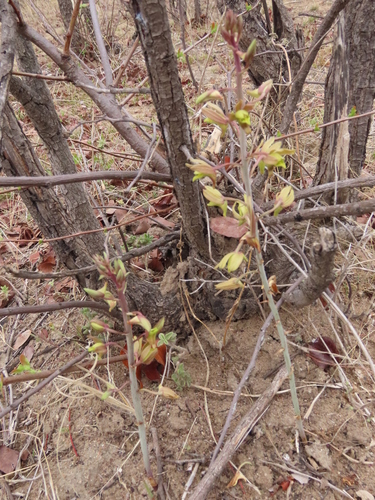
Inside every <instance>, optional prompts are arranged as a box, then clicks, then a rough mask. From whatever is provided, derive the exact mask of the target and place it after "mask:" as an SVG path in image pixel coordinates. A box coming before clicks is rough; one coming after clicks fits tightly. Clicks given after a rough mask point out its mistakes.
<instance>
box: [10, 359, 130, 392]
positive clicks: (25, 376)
mask: <svg viewBox="0 0 375 500" xmlns="http://www.w3.org/2000/svg"><path fill="white" fill-rule="evenodd" d="M126 359H128V355H127V354H120V355H119V356H112V357H110V358H104V359H98V360H97V361H96V363H95V366H106V365H107V364H109V365H110V364H113V363H119V362H121V361H125V360H126ZM93 364H94V363H93V362H92V361H87V362H86V363H82V364H81V365H78V366H75V365H73V366H71V367H69V368H66V369H65V370H64V371H63V372H62V375H63V374H66V373H73V372H77V371H80V370H81V369H82V368H86V369H87V370H89V369H90V368H91V367H92V366H93ZM55 371H56V370H44V371H42V372H35V373H30V372H25V373H21V374H20V375H13V376H11V377H6V378H3V380H2V382H3V386H4V385H13V384H20V383H21V382H29V381H30V380H43V379H45V378H47V377H49V376H50V375H52V373H54V372H55Z"/></svg>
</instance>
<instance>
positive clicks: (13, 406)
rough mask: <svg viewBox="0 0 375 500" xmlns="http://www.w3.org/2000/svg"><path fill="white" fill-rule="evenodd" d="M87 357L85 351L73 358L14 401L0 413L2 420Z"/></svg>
mask: <svg viewBox="0 0 375 500" xmlns="http://www.w3.org/2000/svg"><path fill="white" fill-rule="evenodd" d="M87 355H88V351H86V350H85V351H84V352H81V354H79V355H78V356H76V357H75V358H73V359H72V360H71V361H69V362H68V363H66V364H65V365H64V366H62V367H61V368H58V369H57V370H55V371H54V372H53V373H52V374H51V375H50V376H49V377H47V378H46V379H44V380H43V382H41V383H40V384H39V385H37V386H36V387H33V388H32V389H30V390H29V391H27V392H26V393H25V394H24V395H23V396H21V397H20V398H19V399H16V401H13V403H12V404H10V405H9V406H7V407H6V408H4V410H2V411H1V412H0V418H3V417H4V416H5V415H8V413H10V412H11V411H12V410H15V409H16V408H18V407H19V405H20V404H22V403H23V402H24V401H26V400H27V399H29V398H31V396H34V394H36V393H37V392H39V391H41V390H42V389H43V387H45V386H46V385H48V384H49V383H50V382H52V380H53V379H55V378H56V377H58V376H59V375H61V374H62V373H63V372H64V371H65V370H66V369H68V368H70V367H71V366H73V365H75V364H77V363H79V362H80V361H82V360H83V359H84V358H85V357H86V356H87Z"/></svg>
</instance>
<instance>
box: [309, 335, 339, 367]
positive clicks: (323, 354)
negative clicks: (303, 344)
mask: <svg viewBox="0 0 375 500" xmlns="http://www.w3.org/2000/svg"><path fill="white" fill-rule="evenodd" d="M335 354H339V351H338V349H337V347H336V344H335V343H334V341H333V340H332V339H330V338H329V337H321V338H319V339H316V340H314V341H313V342H310V344H309V354H308V355H309V357H310V358H311V359H312V361H313V362H314V363H315V364H316V365H317V366H319V367H320V368H323V370H326V369H327V368H329V367H330V366H334V365H335V361H334V359H337V358H336V356H335ZM337 361H339V359H337Z"/></svg>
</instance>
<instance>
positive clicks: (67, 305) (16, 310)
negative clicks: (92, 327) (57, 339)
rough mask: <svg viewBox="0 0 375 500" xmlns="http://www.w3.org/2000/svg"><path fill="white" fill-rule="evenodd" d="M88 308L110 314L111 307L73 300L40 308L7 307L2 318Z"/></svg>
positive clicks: (2, 310)
mask: <svg viewBox="0 0 375 500" xmlns="http://www.w3.org/2000/svg"><path fill="white" fill-rule="evenodd" d="M86 307H90V308H91V309H96V310H98V311H103V312H105V313H107V314H109V312H108V309H109V306H108V305H106V304H103V303H101V302H94V301H93V300H88V301H84V300H73V301H68V302H55V303H54V304H42V305H40V306H20V307H6V308H4V309H0V318H1V317H4V316H17V315H18V314H36V313H42V312H52V311H61V310H63V309H83V308H86Z"/></svg>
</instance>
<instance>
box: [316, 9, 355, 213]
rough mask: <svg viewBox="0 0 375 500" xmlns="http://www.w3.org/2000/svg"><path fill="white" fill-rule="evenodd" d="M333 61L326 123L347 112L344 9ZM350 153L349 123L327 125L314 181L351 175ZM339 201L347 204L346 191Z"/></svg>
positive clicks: (327, 94) (347, 79)
mask: <svg viewBox="0 0 375 500" xmlns="http://www.w3.org/2000/svg"><path fill="white" fill-rule="evenodd" d="M331 61H332V62H331V65H330V68H329V71H328V75H327V79H326V86H325V100H324V103H325V104H324V123H327V122H330V121H333V120H338V119H340V118H342V117H343V116H347V114H348V98H349V94H348V90H349V64H348V51H347V40H346V35H345V16H344V13H343V12H342V13H341V14H340V19H339V23H338V31H337V37H336V44H335V49H334V54H333V57H332V59H331ZM348 154H349V122H346V121H344V122H342V123H337V124H335V125H331V126H329V127H325V128H324V129H323V133H322V141H321V145H320V152H319V162H318V166H317V171H316V175H315V178H314V184H315V185H319V184H326V183H328V182H332V181H334V180H337V181H339V180H340V181H341V180H345V179H346V178H347V176H348ZM332 198H333V194H332V193H329V195H327V196H326V197H325V199H326V201H327V202H329V201H331V200H332ZM337 201H339V202H340V203H344V202H345V201H346V193H345V192H341V193H340V195H339V197H338V199H337Z"/></svg>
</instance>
